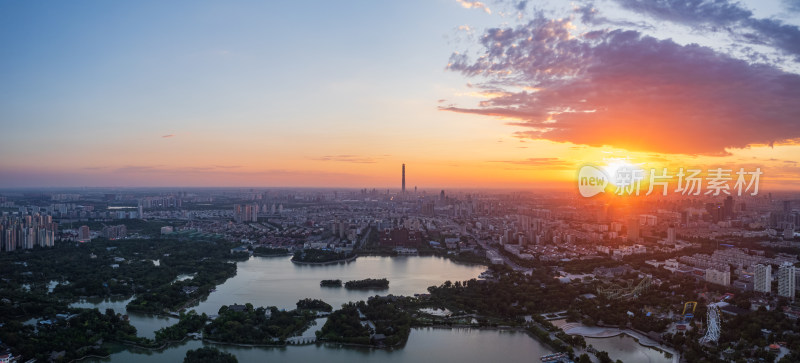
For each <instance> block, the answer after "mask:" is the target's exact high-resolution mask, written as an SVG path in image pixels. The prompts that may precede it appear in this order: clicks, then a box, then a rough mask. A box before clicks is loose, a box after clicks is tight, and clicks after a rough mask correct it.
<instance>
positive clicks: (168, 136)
mask: <svg viewBox="0 0 800 363" xmlns="http://www.w3.org/2000/svg"><path fill="white" fill-rule="evenodd" d="M161 137H162V138H165V139H168V138H170V137H175V135H173V134H169V135H164V136H161Z"/></svg>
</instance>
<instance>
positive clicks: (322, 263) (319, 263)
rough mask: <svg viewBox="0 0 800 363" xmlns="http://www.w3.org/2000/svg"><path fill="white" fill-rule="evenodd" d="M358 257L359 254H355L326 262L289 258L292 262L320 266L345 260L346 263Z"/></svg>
mask: <svg viewBox="0 0 800 363" xmlns="http://www.w3.org/2000/svg"><path fill="white" fill-rule="evenodd" d="M356 257H358V255H353V256H352V257H348V258H345V259H342V260H333V261H325V262H304V261H295V260H294V259H292V260H289V261H292V263H294V264H298V265H312V266H313V265H319V266H322V265H333V264H339V263H343V262H344V263H346V262H352V261H355V259H356Z"/></svg>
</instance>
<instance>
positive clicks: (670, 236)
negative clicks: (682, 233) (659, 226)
mask: <svg viewBox="0 0 800 363" xmlns="http://www.w3.org/2000/svg"><path fill="white" fill-rule="evenodd" d="M676 239H677V238H676V233H675V227H672V226H670V227H669V228H667V242H669V243H675V240H676Z"/></svg>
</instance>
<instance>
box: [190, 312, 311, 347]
mask: <svg viewBox="0 0 800 363" xmlns="http://www.w3.org/2000/svg"><path fill="white" fill-rule="evenodd" d="M315 318H316V315H315V314H313V313H311V312H304V311H299V310H291V311H281V310H278V308H276V307H274V306H272V307H268V308H264V307H259V308H254V307H253V305H252V304H250V303H247V304H245V305H233V306H225V305H223V306H222V307H221V308H220V309H219V317H217V318H216V319H214V320H212V321H211V323H210V324H208V325H206V327H205V330H204V337H205V338H208V339H211V340H216V341H221V342H226V343H240V344H268V345H271V344H276V345H282V344H284V343H285V341H286V339H288V338H289V337H292V336H295V335H299V334H300V333H302V332H303V331H304V330H306V329H307V328H308V327H309V326H311V322H312V321H313V320H314V319H315Z"/></svg>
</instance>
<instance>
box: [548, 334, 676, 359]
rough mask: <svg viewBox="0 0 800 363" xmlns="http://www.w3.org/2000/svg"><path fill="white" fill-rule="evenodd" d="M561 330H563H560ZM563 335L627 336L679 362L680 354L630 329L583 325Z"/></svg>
mask: <svg viewBox="0 0 800 363" xmlns="http://www.w3.org/2000/svg"><path fill="white" fill-rule="evenodd" d="M587 329H592V330H596V329H602V330H601V331H596V332H592V331H588V330H587ZM562 330H563V328H562ZM564 333H566V334H569V335H579V336H582V337H584V338H595V339H607V338H614V337H618V336H620V335H627V336H629V337H631V338H632V339H633V340H634V341H636V343H637V344H639V345H641V346H643V347H647V348H650V349H654V350H657V351H659V352H662V353H669V354H672V362H673V363H677V362H679V361H680V354H679V353H678V352H677V351H675V350H674V349H672V348H669V347H667V346H664V345H662V344H660V343H658V342H657V341H654V340H653V339H651V338H650V337H648V336H646V335H645V334H643V333H641V332H638V331H635V330H632V329H627V328H626V329H620V328H604V327H589V326H585V325H583V324H581V325H579V326H575V327H571V328H568V329H567V330H565V331H564Z"/></svg>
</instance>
